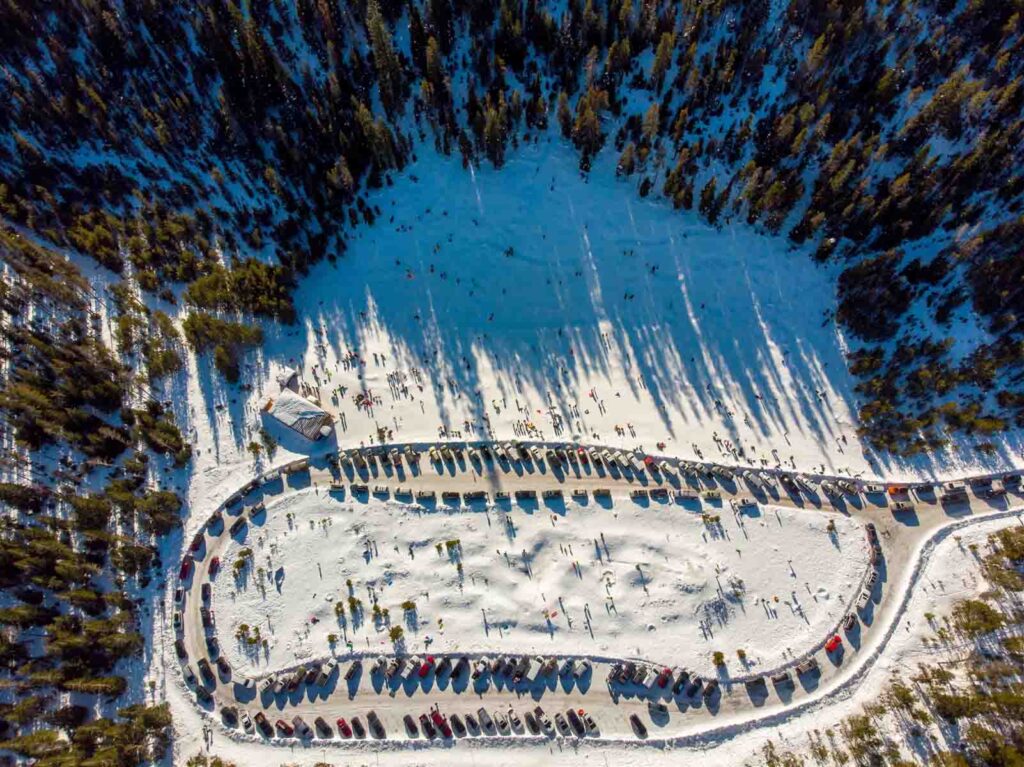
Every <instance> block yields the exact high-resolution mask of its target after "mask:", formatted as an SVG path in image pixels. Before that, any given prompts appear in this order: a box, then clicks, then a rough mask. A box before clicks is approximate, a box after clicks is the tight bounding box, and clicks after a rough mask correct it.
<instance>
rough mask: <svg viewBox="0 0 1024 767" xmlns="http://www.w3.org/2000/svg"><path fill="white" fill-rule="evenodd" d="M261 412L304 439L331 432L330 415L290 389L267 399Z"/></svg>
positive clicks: (318, 437)
mask: <svg viewBox="0 0 1024 767" xmlns="http://www.w3.org/2000/svg"><path fill="white" fill-rule="evenodd" d="M263 412H264V413H266V414H267V415H268V416H270V417H272V418H275V419H276V420H278V421H280V422H281V423H283V424H284V425H285V426H287V427H288V428H289V429H293V430H294V431H297V432H298V433H299V434H301V435H302V436H303V437H305V438H306V439H310V440H316V439H320V438H321V437H325V436H327V435H328V434H330V433H331V424H332V420H331V416H330V415H328V413H327V412H326V411H325V410H323V409H322V408H320V407H319V406H318V405H314V404H313V403H312V402H310V401H309V400H308V399H306V398H305V397H301V396H299V395H298V394H296V393H295V392H293V391H292V390H291V389H284V390H283V391H282V392H281V393H280V394H279V395H278V396H277V397H276V398H271V399H269V400H267V404H266V405H264V406H263Z"/></svg>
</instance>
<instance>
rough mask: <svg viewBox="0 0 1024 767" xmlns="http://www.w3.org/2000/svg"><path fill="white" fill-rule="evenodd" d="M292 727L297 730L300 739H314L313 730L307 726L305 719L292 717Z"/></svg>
mask: <svg viewBox="0 0 1024 767" xmlns="http://www.w3.org/2000/svg"><path fill="white" fill-rule="evenodd" d="M292 726H293V727H294V728H295V732H296V734H298V736H299V737H300V738H312V737H313V730H312V728H311V727H310V726H309V725H308V724H306V720H305V719H303V718H302V717H301V716H293V717H292Z"/></svg>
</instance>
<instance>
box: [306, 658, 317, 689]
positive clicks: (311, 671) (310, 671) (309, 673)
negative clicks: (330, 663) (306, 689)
mask: <svg viewBox="0 0 1024 767" xmlns="http://www.w3.org/2000/svg"><path fill="white" fill-rule="evenodd" d="M319 677H320V664H319V663H314V664H313V665H311V666H310V667H309V668H307V669H306V676H305V682H306V684H313V682H315V681H316V680H317V679H318V678H319Z"/></svg>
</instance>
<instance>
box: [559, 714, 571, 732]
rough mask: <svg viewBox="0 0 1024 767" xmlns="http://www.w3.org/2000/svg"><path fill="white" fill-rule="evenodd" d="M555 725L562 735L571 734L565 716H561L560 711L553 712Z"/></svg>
mask: <svg viewBox="0 0 1024 767" xmlns="http://www.w3.org/2000/svg"><path fill="white" fill-rule="evenodd" d="M555 726H556V727H558V731H559V732H560V733H561V734H562V735H571V734H572V732H571V731H570V730H569V723H568V722H566V721H565V717H564V716H562V714H561V712H556V713H555Z"/></svg>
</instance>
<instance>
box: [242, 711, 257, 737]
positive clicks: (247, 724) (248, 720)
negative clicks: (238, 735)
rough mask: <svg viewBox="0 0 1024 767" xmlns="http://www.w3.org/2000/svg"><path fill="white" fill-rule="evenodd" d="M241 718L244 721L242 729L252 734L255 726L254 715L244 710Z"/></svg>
mask: <svg viewBox="0 0 1024 767" xmlns="http://www.w3.org/2000/svg"><path fill="white" fill-rule="evenodd" d="M239 719H241V721H242V730H243V731H244V732H246V733H248V734H249V735H252V733H253V730H254V729H255V728H254V727H253V724H252V717H250V716H249V712H247V711H243V712H242V714H241V716H240V717H239Z"/></svg>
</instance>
